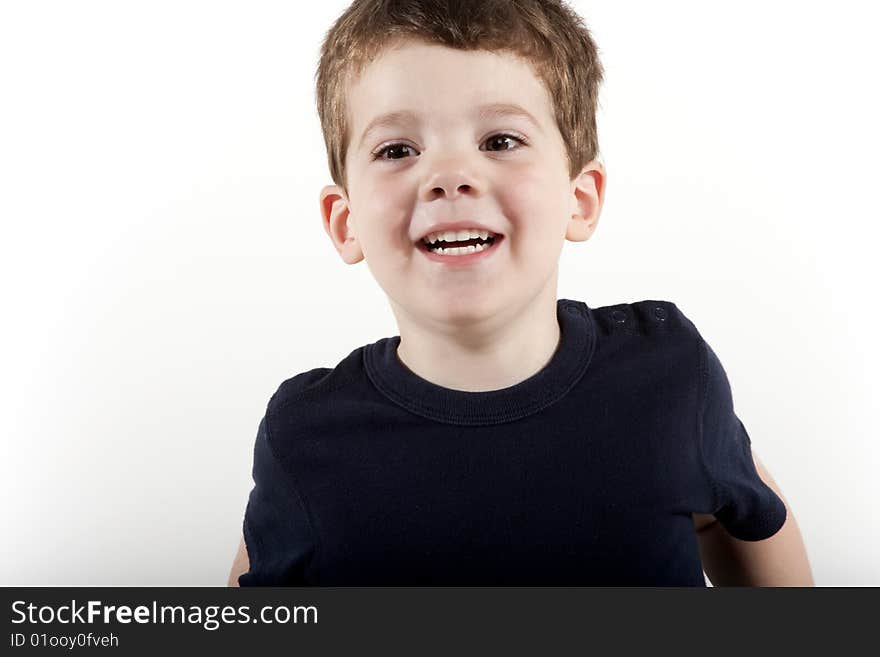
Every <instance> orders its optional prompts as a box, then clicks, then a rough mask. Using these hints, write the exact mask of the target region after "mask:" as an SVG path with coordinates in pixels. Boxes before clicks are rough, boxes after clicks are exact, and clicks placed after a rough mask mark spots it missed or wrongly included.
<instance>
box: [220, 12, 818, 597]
mask: <svg viewBox="0 0 880 657" xmlns="http://www.w3.org/2000/svg"><path fill="white" fill-rule="evenodd" d="M602 77H603V69H602V66H601V64H600V62H599V59H598V55H597V49H596V46H595V44H594V43H593V41H592V39H591V37H590V34H589V32H588V30H587V29H586V28H585V27H584V25H583V23H582V21H581V20H580V18H579V17H578V16H577V14H576V13H574V12H573V11H572V10H571V9H570V8H568V7H567V6H566V5H565V4H563V3H561V2H559V1H558V0H521V1H518V2H509V1H504V0H501V1H487V0H474V1H473V2H453V1H451V0H447V1H444V0H424V1H422V2H413V1H407V2H398V1H393V0H384V1H382V0H356V1H355V2H354V3H353V4H352V5H351V6H350V7H349V8H348V9H347V10H346V11H345V12H344V13H343V14H342V15H341V16H340V17H339V19H338V20H337V21H336V23H335V24H334V25H333V27H332V28H331V30H330V31H329V32H328V34H327V36H326V39H325V41H324V44H323V48H322V53H321V59H320V63H319V68H318V74H317V101H318V112H319V115H320V119H321V124H322V128H323V132H324V138H325V141H326V145H327V149H328V157H329V164H330V171H331V175H332V178H333V180H334V182H335V183H336V184H334V185H330V186H328V187H325V188H324V189H323V190H322V192H321V196H320V203H321V211H322V215H323V221H324V228H325V230H326V232H327V234H328V235H329V237H330V239H331V240H332V242H333V245H334V247H335V248H336V250H337V251H338V252H339V254H340V256H341V257H342V259H343V261H344V262H346V263H347V264H354V263H357V262H360V261H361V260H366V262H367V265H368V266H369V268H370V271H371V272H372V274H373V275H374V276H375V278H376V280H377V282H378V283H379V285H380V286H381V287H382V289H383V290H384V291H385V292H386V294H387V296H388V299H389V302H390V304H391V309H392V311H393V312H394V315H395V318H396V320H397V323H398V326H399V330H400V335H399V336H396V337H393V338H384V339H382V340H379V341H378V342H375V343H373V344H369V345H365V346H363V347H360V348H358V349H355V350H354V351H352V352H351V354H350V355H349V356H347V357H346V358H345V359H343V360H342V361H341V362H340V363H338V364H337V365H336V367H334V368H332V369H331V368H317V369H313V370H310V371H307V372H303V373H300V374H298V375H296V376H294V377H292V378H290V379H288V380H286V381H284V382H283V383H282V384H281V385H280V387H279V388H278V390H277V391H276V392H275V394H274V395H273V396H272V398H271V399H270V400H269V404H268V407H267V410H266V414H265V416H264V417H263V419H262V421H261V422H260V424H259V429H258V432H257V437H256V444H255V450H254V463H253V478H254V483H255V486H254V488H253V490H252V491H251V493H250V497H249V500H248V504H247V508H246V511H245V518H244V523H243V537H242V543H241V546H240V550H239V554H238V556H237V557H236V560H235V563H234V565H233V569H232V572H231V574H230V584H231V585H236V584H238V585H242V586H253V585H408V584H413V585H505V584H510V585H563V586H565V585H647V586H705V579H704V574H703V569H704V568H705V570H706V573H707V574H708V576H709V579H710V580H711V582H712V583H713V584H714V585H721V584H741V585H762V586H766V585H812V577H811V574H810V569H809V565H808V561H807V556H806V551H805V549H804V546H803V543H802V541H801V537H800V534H799V531H798V528H797V525H796V523H795V520H794V516H793V515H792V514H791V511H790V509H788V508H787V506H786V503H785V500H784V498H783V497H782V493H781V492H780V491H779V489H778V487H777V486H776V484H775V483H774V482H773V480H772V478H771V477H770V475H769V474H768V473H767V472H766V470H765V469H764V468H763V466H762V465H761V463H760V462H759V461H758V460H757V459H754V460H753V455H752V451H751V441H750V439H749V436H748V434H747V432H746V429H745V427H744V426H743V424H742V423H741V422H740V421H739V419H738V418H737V416H736V415H735V413H734V409H733V402H732V398H731V391H730V387H729V383H728V380H727V377H726V374H725V371H724V369H723V368H722V366H721V363H720V362H719V360H718V358H717V357H716V355H715V353H714V352H713V351H712V349H711V348H710V347H709V346H708V344H707V343H706V342H705V341H704V340H703V339H702V337H701V336H700V334H699V332H698V331H697V329H696V328H695V326H694V325H693V324H692V323H691V322H690V321H689V320H688V319H687V318H686V317H685V316H684V315H683V314H682V313H681V311H680V310H679V309H678V308H677V307H676V305H675V304H674V303H672V302H669V301H650V300H649V301H639V302H634V303H620V304H616V305H613V306H606V307H601V308H590V307H588V306H587V304H586V303H584V302H581V301H574V300H567V299H560V300H558V299H557V298H556V289H557V273H558V261H559V254H560V251H561V249H562V246H563V242H564V240H569V241H571V242H582V241H584V240H587V239H589V237H590V236H591V235H592V234H593V232H594V231H595V229H596V225H597V223H598V220H599V214H600V211H601V208H602V203H603V198H604V190H605V180H606V173H605V169H604V166H603V165H602V164H601V163H600V162H598V161H597V160H596V156H597V154H598V142H597V135H596V121H595V112H596V105H597V98H598V88H599V85H600V82H601V81H602Z"/></svg>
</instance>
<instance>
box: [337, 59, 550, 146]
mask: <svg viewBox="0 0 880 657" xmlns="http://www.w3.org/2000/svg"><path fill="white" fill-rule="evenodd" d="M347 99H348V102H347V104H346V105H347V108H348V111H349V126H350V127H351V129H352V132H353V135H354V138H355V145H357V140H358V139H360V138H361V136H362V133H363V131H364V129H365V128H366V127H367V126H368V125H369V124H371V123H372V122H374V120H375V119H376V118H379V117H382V116H384V115H387V114H390V113H395V112H410V113H412V114H414V115H423V116H429V117H431V118H432V119H433V120H437V121H443V120H444V119H448V120H449V121H450V123H451V122H453V121H456V120H459V119H460V117H461V115H462V113H463V112H464V113H468V114H470V113H472V110H473V109H474V108H478V107H482V106H486V105H490V104H507V105H517V106H519V107H521V108H523V109H524V110H526V111H527V112H528V113H529V114H531V115H532V116H533V117H535V119H536V120H537V121H538V122H539V123H540V124H543V125H547V122H548V121H550V120H551V117H552V108H551V103H550V98H549V95H548V93H547V91H546V88H545V87H544V85H543V83H542V82H541V80H540V79H539V78H538V77H537V76H536V75H535V73H534V71H533V70H532V68H531V66H530V65H529V64H528V63H527V62H526V61H524V60H522V59H520V58H518V57H516V56H514V55H513V54H511V53H507V52H488V51H483V50H477V51H473V50H471V51H465V50H456V49H453V48H447V47H445V46H440V45H436V44H424V43H418V42H405V43H404V44H401V45H398V46H395V47H392V48H389V49H387V50H385V51H384V52H383V53H382V54H381V55H380V56H379V57H377V58H376V59H375V60H373V61H372V62H370V63H369V64H368V65H367V66H366V67H365V68H364V70H363V71H362V72H361V75H360V77H358V78H357V79H356V80H355V81H354V82H353V83H352V84H350V85H349V87H348V89H347ZM483 114H484V115H485V112H484V113H483ZM478 115H479V113H478ZM401 118H402V117H401Z"/></svg>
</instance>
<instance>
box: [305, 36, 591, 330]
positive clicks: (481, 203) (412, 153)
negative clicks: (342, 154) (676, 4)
mask: <svg viewBox="0 0 880 657" xmlns="http://www.w3.org/2000/svg"><path fill="white" fill-rule="evenodd" d="M347 100H348V111H349V115H348V119H349V129H350V133H349V142H348V143H349V146H348V150H347V153H346V170H347V172H348V174H347V179H348V188H349V189H348V195H347V196H346V194H345V193H344V192H343V190H342V188H341V187H338V186H336V185H329V186H327V187H325V188H324V189H323V190H322V192H321V209H322V213H323V216H324V227H325V230H326V231H327V233H328V235H330V237H331V239H332V240H333V242H334V245H335V246H336V248H337V250H338V251H339V252H340V255H341V256H342V258H343V260H344V261H345V262H347V263H350V264H351V263H355V262H359V261H360V260H362V259H366V261H367V265H368V266H369V268H370V271H371V272H372V274H373V276H374V277H375V278H376V280H377V281H378V283H379V284H380V286H381V287H382V288H383V290H384V291H385V293H386V294H387V295H388V297H389V301H390V302H391V304H392V308H393V309H394V311H395V314H396V315H397V317H398V322H400V321H401V320H402V319H404V316H405V318H406V319H408V320H410V321H417V322H420V323H423V324H429V325H433V326H441V325H442V326H450V325H455V326H465V325H468V324H473V323H475V322H478V321H480V319H483V318H490V317H494V316H498V314H499V311H501V315H502V316H503V315H505V314H506V313H505V312H503V311H504V310H506V311H507V312H508V313H509V312H510V311H511V310H516V309H521V308H522V307H523V306H525V305H526V304H528V303H529V302H531V301H533V300H534V299H536V298H537V297H538V296H539V295H541V294H542V293H544V294H549V295H552V297H553V299H552V301H553V302H554V303H555V295H556V274H557V268H558V262H559V255H560V251H561V249H562V245H563V242H564V240H565V239H568V240H571V241H583V240H585V239H587V238H588V237H589V236H590V235H592V233H593V230H594V229H595V226H596V222H597V221H598V218H599V212H600V210H601V206H602V200H603V195H604V178H605V173H604V168H603V166H602V164H601V163H599V162H595V161H594V162H591V163H590V164H589V165H587V167H585V168H584V170H583V172H582V173H581V174H580V175H579V176H578V177H576V178H575V180H573V181H570V180H569V177H568V162H567V159H566V154H565V148H564V144H563V141H562V136H561V134H560V132H559V130H558V128H557V127H556V122H555V120H554V116H553V108H552V105H551V102H550V98H549V95H548V93H547V91H546V89H545V88H544V86H543V84H542V83H541V82H540V80H539V79H538V78H537V77H536V76H535V75H534V73H533V72H532V70H531V68H530V67H529V65H528V64H527V63H525V62H522V61H520V60H518V59H516V58H514V57H513V56H511V55H509V54H507V53H503V54H502V53H490V52H484V51H471V52H466V51H460V50H454V49H449V48H446V47H443V46H439V45H427V44H423V43H420V42H412V41H410V42H406V43H405V44H404V45H403V46H402V47H400V48H397V49H392V50H386V51H385V52H384V53H383V54H382V55H381V56H380V57H379V58H377V59H376V60H374V61H373V62H371V63H370V64H369V65H368V67H367V68H366V69H365V70H364V71H363V74H362V75H361V77H360V78H359V79H358V80H356V81H355V83H354V84H353V85H352V86H351V87H350V88H349V90H348V98H347ZM492 104H506V105H517V106H519V107H521V108H522V109H523V110H525V111H526V112H528V114H530V115H531V116H532V117H534V123H533V122H532V121H530V120H529V119H528V118H526V117H524V116H520V115H516V114H508V115H497V114H496V115H492V114H485V115H483V116H481V115H480V108H481V107H483V106H488V105H492ZM401 111H404V112H411V113H412V114H413V115H414V116H413V117H411V118H403V119H400V118H398V119H397V120H395V121H394V122H391V123H387V124H381V125H379V126H378V127H375V128H373V129H371V130H369V131H368V132H367V133H366V134H365V130H366V129H367V128H368V126H369V125H370V124H371V123H372V122H373V121H374V120H375V119H376V118H377V117H380V116H382V115H385V114H387V113H389V112H401ZM516 138H520V139H524V140H525V141H526V142H527V143H520V142H518V141H517V139H516ZM392 144H393V146H392ZM388 146H392V147H391V148H386V147H388ZM382 149H385V150H384V152H381V151H382ZM458 221H463V222H465V223H467V222H469V221H472V222H473V223H474V224H475V225H479V226H483V227H486V228H488V229H489V230H491V231H492V232H494V233H500V234H501V235H502V236H503V237H502V238H501V239H500V240H498V242H497V244H496V245H495V246H493V248H492V250H491V251H489V252H486V253H485V254H484V255H483V256H482V257H479V258H473V259H470V260H471V262H470V263H468V264H462V263H463V262H464V261H461V262H456V258H457V257H458V256H452V255H449V256H440V257H437V256H435V257H434V258H431V257H429V256H428V254H426V252H425V251H424V249H423V247H422V246H421V244H420V242H421V238H422V237H423V236H425V235H426V234H427V233H428V232H430V231H432V228H433V227H434V226H436V225H437V224H439V223H442V222H458ZM551 288H552V289H551Z"/></svg>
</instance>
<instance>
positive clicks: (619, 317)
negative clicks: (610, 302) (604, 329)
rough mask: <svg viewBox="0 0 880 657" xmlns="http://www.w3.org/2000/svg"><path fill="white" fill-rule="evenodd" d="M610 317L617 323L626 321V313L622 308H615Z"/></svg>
mask: <svg viewBox="0 0 880 657" xmlns="http://www.w3.org/2000/svg"><path fill="white" fill-rule="evenodd" d="M611 319H613V320H614V321H615V322H617V323H618V324H623V323H624V322H625V321H626V313H625V312H623V311H622V310H615V311H614V312H612V313H611Z"/></svg>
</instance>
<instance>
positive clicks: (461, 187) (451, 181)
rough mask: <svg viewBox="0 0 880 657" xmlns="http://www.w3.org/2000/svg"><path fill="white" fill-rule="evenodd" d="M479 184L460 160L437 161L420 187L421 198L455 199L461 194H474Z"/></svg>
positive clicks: (430, 199) (476, 192)
mask: <svg viewBox="0 0 880 657" xmlns="http://www.w3.org/2000/svg"><path fill="white" fill-rule="evenodd" d="M479 188H480V185H479V184H478V183H477V180H476V176H475V175H474V174H473V172H472V171H471V170H470V168H469V166H468V165H467V164H465V163H463V162H462V161H461V160H457V161H456V160H452V159H447V160H444V161H443V162H438V163H437V164H436V166H435V167H434V168H433V171H432V172H431V174H430V175H429V176H428V178H427V180H425V182H424V185H423V187H422V194H421V196H422V200H423V201H432V200H434V199H437V198H447V199H449V200H452V199H455V198H457V197H458V196H461V195H469V196H476V195H478V194H479V191H478V190H479Z"/></svg>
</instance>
